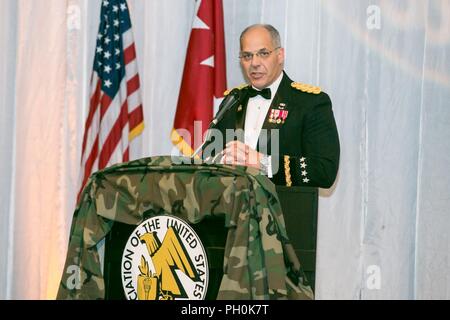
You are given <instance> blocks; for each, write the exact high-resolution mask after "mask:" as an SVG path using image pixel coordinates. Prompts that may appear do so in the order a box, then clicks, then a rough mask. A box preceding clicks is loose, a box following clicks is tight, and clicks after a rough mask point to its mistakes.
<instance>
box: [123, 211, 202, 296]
mask: <svg viewBox="0 0 450 320" xmlns="http://www.w3.org/2000/svg"><path fill="white" fill-rule="evenodd" d="M121 270H122V272H121V275H122V284H123V289H124V293H125V296H126V297H127V299H129V300H203V299H204V298H205V296H206V292H207V289H208V279H209V269H208V260H207V256H206V251H205V249H204V247H203V244H202V242H201V240H200V238H199V237H198V235H197V234H196V233H195V231H194V230H193V229H192V228H191V227H190V226H189V224H187V223H186V222H184V221H183V220H181V219H179V218H177V217H174V216H170V215H162V216H157V217H153V218H150V219H148V220H145V221H144V222H142V223H141V224H140V225H139V226H137V228H136V229H135V230H134V231H133V232H132V234H131V235H130V237H129V239H128V241H127V243H126V246H125V249H124V251H123V254H122V265H121Z"/></svg>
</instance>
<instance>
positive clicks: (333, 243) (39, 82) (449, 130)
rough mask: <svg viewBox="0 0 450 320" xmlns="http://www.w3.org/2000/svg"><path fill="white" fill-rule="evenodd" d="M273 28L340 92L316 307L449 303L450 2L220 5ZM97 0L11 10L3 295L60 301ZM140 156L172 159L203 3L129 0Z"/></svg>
mask: <svg viewBox="0 0 450 320" xmlns="http://www.w3.org/2000/svg"><path fill="white" fill-rule="evenodd" d="M223 1H224V15H225V34H226V48H227V75H228V85H229V86H230V87H231V86H236V85H238V84H241V83H242V82H243V78H242V75H241V73H240V70H239V64H238V59H237V55H238V51H239V41H238V39H239V35H240V32H241V31H242V30H243V29H244V28H245V27H246V26H248V25H249V24H253V23H259V22H263V23H271V24H273V25H274V26H275V27H277V28H278V30H279V31H280V33H281V35H282V42H283V45H284V47H285V48H286V54H287V61H286V67H285V69H286V71H287V72H288V74H289V75H290V77H291V78H293V79H295V80H296V81H300V82H306V83H311V84H314V85H319V86H321V87H322V88H323V90H324V91H326V92H327V93H329V94H330V96H331V98H332V101H333V108H334V112H335V116H336V121H337V125H338V129H339V134H340V139H341V149H342V151H341V165H340V171H339V177H338V181H337V183H336V184H335V186H334V187H333V188H332V189H331V190H322V191H321V197H320V202H319V230H318V261H317V284H316V294H317V298H319V299H450V275H449V272H448V270H450V261H449V260H450V248H449V247H450V246H449V245H450V238H449V230H450V209H449V208H448V207H449V205H450V196H449V194H450V191H449V190H450V175H449V173H448V172H449V167H450V102H449V101H450V3H449V1H448V0H421V1H416V0H370V1H369V0H361V1H356V0H339V1H319V0H316V1H310V0H248V1H242V0H223ZM100 3H101V1H100V0H64V1H62V0H18V1H17V0H0V45H1V47H0V48H1V50H0V112H1V117H0V170H1V171H0V172H1V174H0V298H3V299H5V298H6V299H53V298H54V297H55V296H56V292H57V288H58V282H59V279H60V277H61V272H62V267H63V263H64V260H65V253H66V248H67V241H68V232H69V228H70V223H71V219H72V214H73V210H74V205H75V197H76V191H77V187H78V173H79V165H80V160H79V159H80V153H81V139H82V133H83V125H84V119H85V115H86V111H87V108H88V105H87V103H88V86H89V79H90V75H91V68H92V60H93V55H94V46H95V37H96V33H97V29H98V21H99V13H100V10H99V9H100ZM128 3H129V5H130V8H131V13H132V20H133V23H134V33H135V41H136V45H137V51H138V52H137V54H138V64H139V67H140V75H141V79H142V90H143V99H144V113H145V121H146V129H145V131H144V140H143V141H144V150H143V154H142V155H140V156H142V157H144V156H151V155H161V154H170V153H171V151H172V145H171V144H170V139H169V134H170V131H171V128H172V124H173V117H174V114H175V108H176V103H177V99H178V91H179V87H180V82H181V76H182V71H183V66H184V59H185V54H186V47H187V42H188V38H189V33H190V28H191V23H192V19H193V14H194V8H195V3H194V0H145V1H144V0H128Z"/></svg>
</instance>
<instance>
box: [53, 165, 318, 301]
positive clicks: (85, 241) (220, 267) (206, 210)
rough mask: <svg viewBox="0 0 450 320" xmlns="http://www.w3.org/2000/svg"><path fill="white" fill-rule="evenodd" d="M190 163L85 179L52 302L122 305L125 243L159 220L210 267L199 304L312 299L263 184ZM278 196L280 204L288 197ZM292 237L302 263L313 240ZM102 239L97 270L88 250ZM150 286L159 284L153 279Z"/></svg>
mask: <svg viewBox="0 0 450 320" xmlns="http://www.w3.org/2000/svg"><path fill="white" fill-rule="evenodd" d="M191 161H192V160H191V159H187V158H174V157H153V158H145V159H140V160H137V161H132V162H129V163H125V164H120V165H116V166H113V167H110V168H107V169H105V170H102V171H99V172H97V173H95V174H93V175H92V176H91V178H90V180H89V182H88V184H87V186H86V187H85V189H84V190H83V193H82V196H81V200H80V203H79V204H78V206H77V209H76V210H75V213H74V218H73V222H72V228H71V235H70V241H69V250H68V254H67V259H66V264H65V268H64V272H63V276H62V279H61V283H60V288H59V292H58V299H121V298H124V296H123V293H122V295H121V289H122V288H121V281H120V280H118V277H117V274H118V270H120V261H119V260H120V258H121V257H122V253H123V247H124V243H125V242H126V241H127V239H128V238H129V236H130V234H131V233H132V232H133V230H134V228H136V226H137V225H139V224H140V223H141V222H142V221H146V219H147V218H152V217H163V216H168V215H170V216H175V217H177V218H180V219H183V220H184V221H186V222H188V223H189V224H190V226H191V227H192V228H193V229H194V230H195V231H196V232H197V234H198V235H199V237H200V239H201V242H202V243H203V246H204V247H205V250H206V253H207V256H208V262H209V267H210V281H209V286H208V292H207V293H206V298H207V299H246V300H248V299H312V298H313V294H312V290H311V288H310V286H309V285H308V283H307V281H306V279H305V277H304V273H303V269H302V267H301V266H300V263H299V261H298V259H297V255H296V254H295V251H294V248H293V247H292V245H291V244H290V243H289V241H288V240H287V239H288V236H287V234H286V227H285V222H284V218H283V214H282V209H281V205H280V200H279V198H278V195H277V192H276V190H275V186H274V185H273V184H272V183H271V182H270V180H269V179H268V178H267V177H265V176H263V175H261V174H259V172H258V171H256V170H254V169H251V168H246V167H231V166H225V165H215V164H214V165H207V164H201V163H191ZM287 191H288V192H287V193H286V197H288V198H289V197H290V196H291V195H292V194H294V193H295V192H294V193H293V192H292V191H293V190H292V189H291V190H287ZM305 194H308V195H309V194H310V193H308V192H307V193H305ZM312 194H313V196H312V197H313V198H314V192H312ZM316 196H317V193H316ZM282 197H285V196H284V195H283V196H282ZM316 208H317V207H316ZM298 209H299V208H298V206H296V213H294V215H293V217H292V221H295V222H296V224H294V222H291V223H292V226H293V227H294V228H296V227H295V225H298V221H299V219H298V217H299V216H301V215H299V214H298ZM287 210H288V209H287ZM296 215H297V216H296ZM289 219H290V218H289ZM287 220H288V219H287ZM300 220H301V219H300ZM297 231H299V232H302V229H301V228H300V229H299V230H296V229H294V230H293V231H292V235H293V239H294V238H295V237H297V238H298V237H300V238H298V239H301V241H303V242H304V243H305V244H306V247H305V246H304V245H302V246H303V247H300V248H299V250H297V252H298V254H299V255H300V256H304V257H305V259H306V260H307V261H309V260H308V259H309V258H308V254H309V253H310V252H309V251H310V250H311V248H310V247H314V249H315V235H314V236H313V240H312V242H311V243H309V244H308V243H307V241H306V242H305V238H304V237H303V236H299V233H298V232H297ZM177 237H178V236H177ZM308 237H309V238H311V237H310V236H308ZM308 237H307V238H308ZM298 239H297V240H298ZM102 240H105V243H106V245H105V256H104V261H105V262H104V266H102V265H101V259H100V257H99V254H98V251H97V246H98V244H99V243H100V242H101V241H102ZM157 242H158V241H157ZM155 243H156V242H155ZM308 246H309V247H308ZM157 247H158V246H157ZM308 250H309V251H308ZM224 257H226V259H225V260H224ZM144 260H145V259H144ZM310 260H311V259H310ZM313 260H314V259H313ZM313 260H311V261H309V262H307V263H306V265H305V266H308V265H309V266H308V267H307V269H308V268H309V269H311V265H313V264H314V262H312V261H313ZM224 262H225V264H224ZM142 266H143V265H141V267H142ZM102 267H103V269H104V270H103V271H102ZM141 267H140V268H141ZM140 270H141V273H142V269H140ZM224 270H225V272H223V271H224ZM306 271H308V270H306ZM152 272H153V271H152ZM154 278H155V279H156V280H155V281H160V279H159V278H158V277H157V276H156V273H155V275H154ZM119 279H120V278H119ZM122 292H123V289H122ZM166 293H167V292H166ZM167 296H170V292H169V293H167Z"/></svg>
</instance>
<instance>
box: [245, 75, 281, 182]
mask: <svg viewBox="0 0 450 320" xmlns="http://www.w3.org/2000/svg"><path fill="white" fill-rule="evenodd" d="M282 79H283V73H281V74H280V76H279V77H278V78H277V80H275V81H274V82H273V83H272V84H271V85H270V86H269V89H270V93H271V96H270V99H265V98H263V97H261V96H260V95H257V96H256V97H253V98H250V99H249V100H248V104H247V111H246V113H245V126H244V131H245V144H246V145H248V146H249V147H250V148H252V149H254V150H256V147H257V145H258V139H259V135H260V133H261V130H262V127H263V125H264V121H265V120H266V117H267V113H268V112H269V109H270V105H271V104H272V101H273V98H274V97H275V94H276V93H277V91H278V87H279V86H280V83H281V80H282ZM253 88H254V89H256V88H255V87H253ZM256 90H258V89H256ZM265 163H266V166H267V168H266V169H267V172H266V173H267V176H268V177H269V178H272V176H273V174H272V159H271V157H270V156H269V157H266V159H265Z"/></svg>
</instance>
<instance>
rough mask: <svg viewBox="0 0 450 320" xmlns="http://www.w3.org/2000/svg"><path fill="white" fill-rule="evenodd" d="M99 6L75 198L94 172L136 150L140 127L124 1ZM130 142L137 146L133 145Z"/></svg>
mask: <svg viewBox="0 0 450 320" xmlns="http://www.w3.org/2000/svg"><path fill="white" fill-rule="evenodd" d="M101 6H102V9H101V15H100V27H99V32H98V35H97V46H96V48H95V58H94V68H93V72H92V80H91V100H90V105H89V114H88V117H87V119H86V125H85V128H84V137H83V149H82V155H81V188H80V191H79V194H78V198H79V197H80V194H81V191H82V190H83V187H84V186H85V184H86V182H87V181H88V178H89V176H90V175H91V174H92V173H93V172H95V171H97V170H101V169H103V168H105V167H108V166H110V165H112V164H116V163H120V162H127V161H129V160H132V159H130V157H133V156H139V155H140V150H138V149H140V147H141V146H140V144H139V142H140V141H138V140H139V139H138V138H139V137H138V136H139V135H140V134H141V133H142V131H143V129H144V116H143V110H142V102H141V93H140V82H139V74H138V68H137V61H136V49H135V45H134V39H133V31H132V29H131V20H130V14H129V11H128V5H127V2H126V0H104V1H102V3H101ZM132 140H134V141H133V144H131V141H132ZM131 146H133V148H135V149H133V150H131V149H130V147H131ZM130 151H133V152H130Z"/></svg>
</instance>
